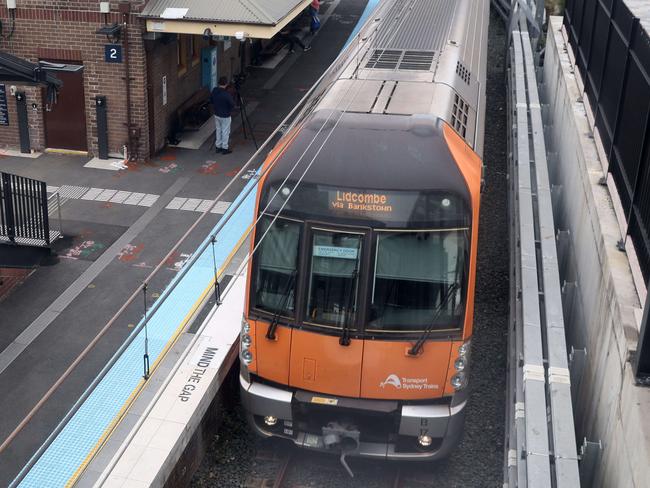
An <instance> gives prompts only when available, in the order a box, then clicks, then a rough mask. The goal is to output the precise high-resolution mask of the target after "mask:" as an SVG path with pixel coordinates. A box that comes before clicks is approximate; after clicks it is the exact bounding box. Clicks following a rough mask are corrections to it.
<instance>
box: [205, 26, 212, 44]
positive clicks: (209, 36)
mask: <svg viewBox="0 0 650 488" xmlns="http://www.w3.org/2000/svg"><path fill="white" fill-rule="evenodd" d="M203 39H204V40H205V41H209V40H210V39H212V31H211V30H210V28H209V27H208V28H207V29H205V30H204V31H203Z"/></svg>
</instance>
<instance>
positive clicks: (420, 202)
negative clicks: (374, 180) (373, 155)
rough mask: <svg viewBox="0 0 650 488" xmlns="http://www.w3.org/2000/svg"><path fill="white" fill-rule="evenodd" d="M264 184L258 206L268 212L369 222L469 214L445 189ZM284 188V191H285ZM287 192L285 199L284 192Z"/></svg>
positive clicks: (459, 220) (430, 220)
mask: <svg viewBox="0 0 650 488" xmlns="http://www.w3.org/2000/svg"><path fill="white" fill-rule="evenodd" d="M291 188H292V185H287V186H286V187H285V188H284V189H283V188H278V187H275V186H272V187H266V189H265V190H266V191H265V193H264V195H263V197H262V200H261V203H260V207H263V206H264V207H267V211H268V212H269V213H274V212H279V211H281V212H284V213H285V214H286V215H292V216H295V217H296V218H299V219H306V218H311V219H316V218H325V219H329V218H337V219H341V220H346V221H351V223H356V222H367V223H369V224H370V225H372V226H376V225H378V224H379V223H385V224H386V225H388V224H390V225H409V226H427V227H429V226H435V227H441V226H445V227H446V226H466V225H467V223H468V222H469V219H470V217H471V214H470V213H469V211H468V208H467V207H466V205H465V202H464V201H463V200H461V199H460V198H458V196H456V195H454V194H450V193H448V192H435V191H432V192H422V191H404V190H401V191H394V190H384V189H374V188H372V189H371V188H368V189H366V188H345V187H343V188H341V187H332V186H325V185H306V184H303V185H301V186H300V187H299V188H298V190H297V191H295V192H294V193H291ZM287 190H288V191H287ZM287 195H291V198H290V199H289V200H288V201H287V200H286V196H287Z"/></svg>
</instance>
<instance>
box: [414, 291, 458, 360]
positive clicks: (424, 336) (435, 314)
mask: <svg viewBox="0 0 650 488" xmlns="http://www.w3.org/2000/svg"><path fill="white" fill-rule="evenodd" d="M459 287H460V285H459V284H458V282H457V281H455V282H454V283H453V284H452V285H451V286H450V287H449V288H447V293H445V295H444V296H443V297H442V300H441V301H440V304H439V305H438V306H437V307H436V309H435V310H434V312H433V319H431V322H429V325H427V328H426V329H424V331H423V332H422V335H421V336H420V338H419V339H418V340H417V341H416V342H415V344H413V347H412V348H411V349H409V355H410V356H417V355H418V354H420V351H421V350H422V346H423V345H424V343H425V342H426V341H427V339H428V338H429V334H431V331H432V330H433V324H435V322H436V320H438V317H440V314H441V313H442V310H443V309H444V308H445V305H447V303H448V302H449V300H450V299H451V297H452V296H453V295H454V293H455V292H456V290H458V288H459Z"/></svg>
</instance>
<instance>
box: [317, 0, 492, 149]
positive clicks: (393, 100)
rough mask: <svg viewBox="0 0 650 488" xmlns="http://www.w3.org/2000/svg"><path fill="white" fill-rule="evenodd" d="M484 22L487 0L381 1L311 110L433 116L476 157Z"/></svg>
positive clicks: (483, 69) (481, 102)
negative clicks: (460, 138) (455, 134)
mask: <svg viewBox="0 0 650 488" xmlns="http://www.w3.org/2000/svg"><path fill="white" fill-rule="evenodd" d="M488 21H489V2H488V0H393V1H386V2H384V3H382V4H381V5H380V6H379V7H378V8H377V10H376V11H375V12H374V13H373V15H372V16H371V18H370V19H369V20H368V21H367V22H366V24H365V25H364V27H363V28H362V29H361V31H360V33H359V36H358V37H357V38H355V39H354V40H353V41H352V43H351V46H350V47H349V48H348V49H347V50H346V52H345V53H344V56H343V57H344V58H345V59H344V60H341V61H342V62H341V63H335V65H334V67H333V68H332V69H333V70H336V71H337V74H336V78H337V79H336V80H335V81H334V82H333V83H332V84H331V86H329V87H328V88H327V90H326V93H324V95H323V96H322V97H321V99H320V100H319V103H318V108H321V109H327V108H329V109H338V110H344V111H352V112H363V113H376V114H400V115H409V114H430V115H434V116H436V117H439V118H441V119H443V120H445V121H447V122H448V123H449V125H450V126H451V127H453V128H454V129H455V130H456V131H457V132H458V133H459V134H460V135H461V137H463V138H464V139H465V140H466V142H467V143H468V144H469V145H470V147H472V148H473V149H474V151H475V152H476V153H477V154H478V155H479V156H482V151H483V130H484V120H485V82H486V66H487V65H486V57H487V49H486V48H487V29H488Z"/></svg>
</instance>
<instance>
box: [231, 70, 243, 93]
mask: <svg viewBox="0 0 650 488" xmlns="http://www.w3.org/2000/svg"><path fill="white" fill-rule="evenodd" d="M244 81H246V74H244V73H239V74H236V75H235V77H234V78H233V80H232V84H233V86H234V87H235V90H237V93H239V89H240V88H241V86H242V84H243V83H244Z"/></svg>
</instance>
